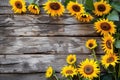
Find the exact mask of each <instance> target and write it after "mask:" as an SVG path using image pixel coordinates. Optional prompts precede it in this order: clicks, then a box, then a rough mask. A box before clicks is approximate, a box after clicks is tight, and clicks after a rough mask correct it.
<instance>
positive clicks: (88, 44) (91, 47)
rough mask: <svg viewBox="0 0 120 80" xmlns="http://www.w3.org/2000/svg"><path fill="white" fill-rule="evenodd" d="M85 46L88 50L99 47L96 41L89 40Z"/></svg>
mask: <svg viewBox="0 0 120 80" xmlns="http://www.w3.org/2000/svg"><path fill="white" fill-rule="evenodd" d="M85 46H86V47H87V48H88V49H94V48H96V47H97V43H96V40H95V39H89V40H87V41H86V44H85Z"/></svg>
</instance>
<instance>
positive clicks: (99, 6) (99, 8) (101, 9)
mask: <svg viewBox="0 0 120 80" xmlns="http://www.w3.org/2000/svg"><path fill="white" fill-rule="evenodd" d="M97 8H98V10H99V11H101V12H103V11H105V10H106V7H105V5H103V4H100V5H98V7H97Z"/></svg>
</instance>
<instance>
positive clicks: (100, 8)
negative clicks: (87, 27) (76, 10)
mask: <svg viewBox="0 0 120 80" xmlns="http://www.w3.org/2000/svg"><path fill="white" fill-rule="evenodd" d="M94 8H95V10H94V11H93V12H94V13H95V15H97V16H102V15H105V14H108V13H109V12H110V11H111V6H110V4H108V3H107V1H104V0H101V1H99V2H95V3H94Z"/></svg>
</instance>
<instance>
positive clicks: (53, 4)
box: [50, 2, 60, 10]
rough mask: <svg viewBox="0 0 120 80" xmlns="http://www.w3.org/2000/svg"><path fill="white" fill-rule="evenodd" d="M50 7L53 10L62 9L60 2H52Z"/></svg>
mask: <svg viewBox="0 0 120 80" xmlns="http://www.w3.org/2000/svg"><path fill="white" fill-rule="evenodd" d="M50 8H51V9H53V10H59V9H60V5H59V4H58V3H55V2H54V3H51V4H50Z"/></svg>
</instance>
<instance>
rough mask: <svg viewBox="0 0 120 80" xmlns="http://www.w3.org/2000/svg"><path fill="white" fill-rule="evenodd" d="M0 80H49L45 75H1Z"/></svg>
mask: <svg viewBox="0 0 120 80" xmlns="http://www.w3.org/2000/svg"><path fill="white" fill-rule="evenodd" d="M0 80H47V79H46V78H45V74H44V73H35V74H0Z"/></svg>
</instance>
